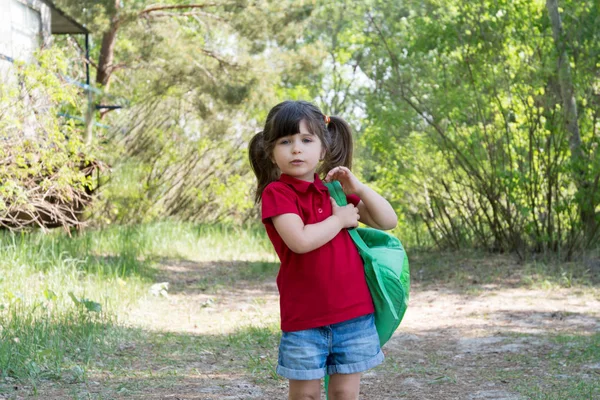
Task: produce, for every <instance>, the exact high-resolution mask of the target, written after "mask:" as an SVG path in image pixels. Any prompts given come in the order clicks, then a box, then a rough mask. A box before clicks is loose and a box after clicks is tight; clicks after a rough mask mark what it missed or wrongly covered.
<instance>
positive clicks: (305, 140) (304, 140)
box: [302, 138, 312, 143]
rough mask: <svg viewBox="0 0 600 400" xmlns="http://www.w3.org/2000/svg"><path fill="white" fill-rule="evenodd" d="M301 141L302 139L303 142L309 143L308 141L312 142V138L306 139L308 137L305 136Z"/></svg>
mask: <svg viewBox="0 0 600 400" xmlns="http://www.w3.org/2000/svg"><path fill="white" fill-rule="evenodd" d="M302 141H303V142H304V143H310V142H312V139H308V138H306V139H303V140H302Z"/></svg>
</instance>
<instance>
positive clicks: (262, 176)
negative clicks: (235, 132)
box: [248, 100, 352, 203]
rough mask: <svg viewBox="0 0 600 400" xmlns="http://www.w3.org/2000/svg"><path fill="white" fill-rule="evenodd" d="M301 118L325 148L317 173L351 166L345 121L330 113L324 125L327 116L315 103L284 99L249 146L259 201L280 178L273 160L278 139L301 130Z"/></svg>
mask: <svg viewBox="0 0 600 400" xmlns="http://www.w3.org/2000/svg"><path fill="white" fill-rule="evenodd" d="M302 120H304V121H305V122H306V125H307V126H308V130H309V131H310V133H312V134H314V135H316V136H317V137H318V138H319V139H320V140H321V143H322V145H323V147H324V148H325V158H324V160H323V163H322V164H321V165H320V167H319V168H318V170H317V174H319V175H320V176H323V175H324V174H326V173H327V172H329V170H331V169H332V168H334V167H338V166H345V167H348V168H352V130H351V129H350V125H348V123H347V122H346V121H344V120H343V119H342V118H340V117H336V116H330V121H329V124H325V115H324V114H323V113H322V112H321V110H319V109H318V108H317V107H316V106H315V105H314V104H311V103H309V102H307V101H291V100H288V101H284V102H283V103H279V104H277V105H276V106H275V107H273V108H272V109H271V111H269V114H268V115H267V120H266V121H265V126H264V128H263V130H262V132H259V133H257V134H256V135H254V137H253V138H252V139H251V140H250V144H249V145H248V156H249V158H250V165H251V166H252V170H253V171H254V174H255V175H256V179H257V181H258V182H257V186H256V195H255V197H254V201H255V202H256V203H259V202H260V200H261V198H262V192H263V190H265V188H266V187H267V185H268V184H269V183H271V182H274V181H276V180H278V179H279V175H280V171H279V168H277V165H276V164H274V163H273V161H271V155H272V153H273V148H274V147H275V143H276V141H277V140H278V139H279V138H281V137H284V136H288V135H292V134H296V133H298V132H300V121H302Z"/></svg>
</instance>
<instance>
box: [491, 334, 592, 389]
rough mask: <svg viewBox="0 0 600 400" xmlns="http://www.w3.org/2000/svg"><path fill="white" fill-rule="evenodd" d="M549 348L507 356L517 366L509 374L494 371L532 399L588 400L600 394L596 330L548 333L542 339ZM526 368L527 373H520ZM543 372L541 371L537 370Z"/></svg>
mask: <svg viewBox="0 0 600 400" xmlns="http://www.w3.org/2000/svg"><path fill="white" fill-rule="evenodd" d="M543 339H544V341H545V342H547V343H548V345H549V350H547V351H545V352H540V353H538V354H536V357H535V359H533V358H532V356H531V354H515V355H510V356H508V357H507V358H508V360H507V361H509V362H511V363H513V364H514V365H518V366H519V370H518V373H516V372H517V371H512V372H511V373H509V374H507V373H498V378H499V379H508V380H509V381H511V382H516V383H514V384H513V387H514V389H515V390H517V391H518V392H520V393H521V394H523V395H525V396H526V397H527V398H528V399H534V400H538V399H539V400H563V399H569V400H591V399H596V398H599V397H600V333H596V334H593V335H550V336H547V337H544V338H543ZM524 371H527V372H528V373H527V374H524ZM540 371H544V373H542V374H541V373H539V372H540Z"/></svg>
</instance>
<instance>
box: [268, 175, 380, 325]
mask: <svg viewBox="0 0 600 400" xmlns="http://www.w3.org/2000/svg"><path fill="white" fill-rule="evenodd" d="M347 198H348V202H349V203H352V204H354V205H357V204H358V202H359V201H360V199H359V198H358V197H357V196H354V195H350V196H348V197H347ZM288 213H291V214H297V215H299V216H300V218H301V219H302V221H303V222H304V224H305V225H309V224H316V223H319V222H322V221H324V220H326V219H327V218H329V217H330V216H331V215H332V214H333V210H332V206H331V200H330V199H329V191H328V190H327V187H326V186H325V185H324V184H323V182H322V181H321V180H320V179H319V177H318V176H317V175H316V174H315V180H314V182H307V181H302V180H299V179H296V178H293V177H291V176H289V175H285V174H282V175H281V177H280V179H279V180H278V181H275V182H272V183H270V184H269V185H268V186H267V187H266V188H265V190H264V191H263V193H262V221H263V223H264V225H265V228H266V230H267V234H268V235H269V238H270V239H271V242H272V243H273V247H274V248H275V251H276V252H277V255H278V256H279V260H280V261H281V266H280V268H279V273H278V275H277V288H278V289H279V296H280V310H281V330H283V331H285V332H292V331H299V330H304V329H311V328H316V327H319V326H325V325H330V324H335V323H338V322H342V321H346V320H349V319H352V318H356V317H359V316H361V315H365V314H369V313H372V312H373V311H374V309H373V301H372V300H371V295H370V293H369V289H368V287H367V283H366V280H365V273H364V266H363V262H362V259H361V258H360V255H359V254H358V251H357V249H356V247H355V245H354V242H353V241H352V238H351V237H350V234H349V233H348V231H347V230H346V229H342V230H341V231H340V232H339V233H338V234H337V235H336V236H335V237H334V238H333V239H332V240H330V241H329V242H327V243H325V244H324V245H323V246H321V247H319V248H317V249H315V250H313V251H310V252H308V253H304V254H297V253H294V252H293V251H292V250H290V248H289V247H288V246H287V245H286V244H285V242H284V241H283V239H282V238H281V236H279V233H277V230H276V229H275V227H274V225H273V222H272V220H271V218H272V217H275V216H277V215H282V214H288Z"/></svg>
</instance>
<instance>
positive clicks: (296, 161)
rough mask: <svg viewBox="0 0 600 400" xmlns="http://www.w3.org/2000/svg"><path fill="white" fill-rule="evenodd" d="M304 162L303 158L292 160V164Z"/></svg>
mask: <svg viewBox="0 0 600 400" xmlns="http://www.w3.org/2000/svg"><path fill="white" fill-rule="evenodd" d="M303 162H304V161H302V160H293V161H292V165H300V164H302V163H303Z"/></svg>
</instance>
